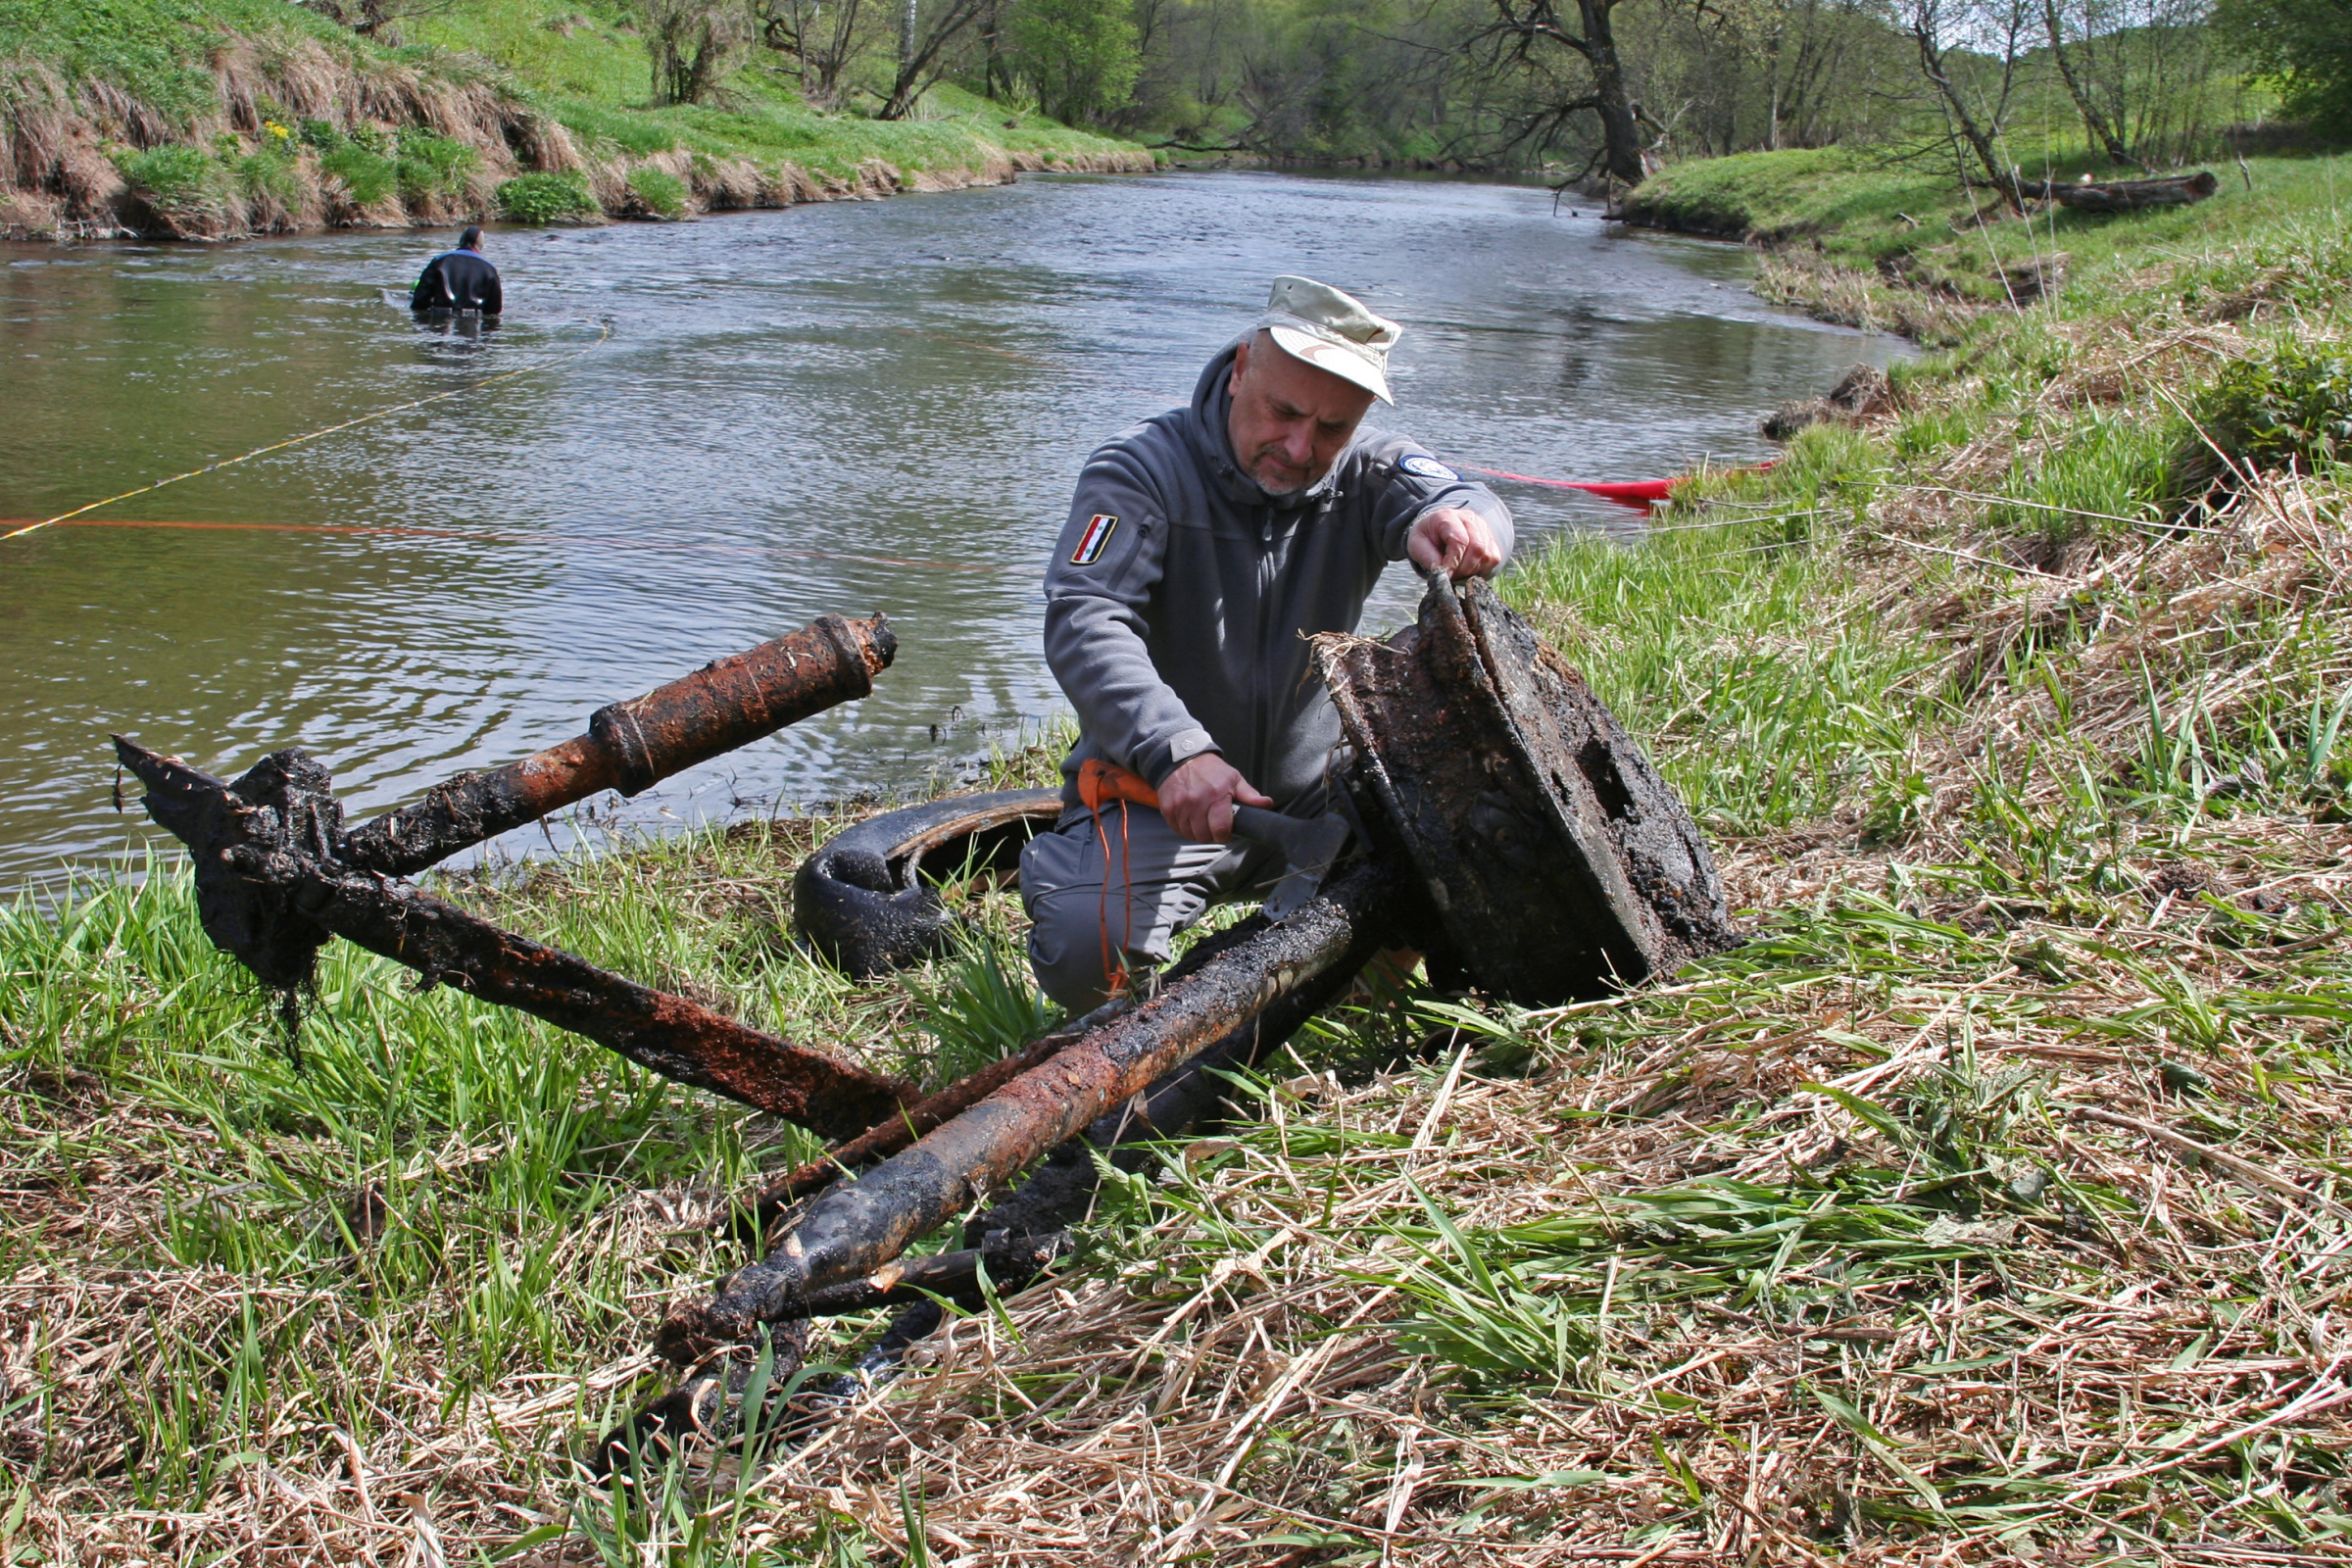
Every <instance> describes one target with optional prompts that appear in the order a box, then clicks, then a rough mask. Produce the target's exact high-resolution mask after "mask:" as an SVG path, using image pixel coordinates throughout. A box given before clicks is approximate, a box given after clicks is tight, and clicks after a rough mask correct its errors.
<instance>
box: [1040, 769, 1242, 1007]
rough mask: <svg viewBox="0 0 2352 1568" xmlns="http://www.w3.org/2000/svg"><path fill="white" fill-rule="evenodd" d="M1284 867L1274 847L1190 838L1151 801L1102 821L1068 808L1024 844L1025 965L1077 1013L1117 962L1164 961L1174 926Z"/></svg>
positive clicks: (1110, 981)
mask: <svg viewBox="0 0 2352 1568" xmlns="http://www.w3.org/2000/svg"><path fill="white" fill-rule="evenodd" d="M1106 850H1107V853H1105V852H1106ZM1282 869H1283V862H1282V856H1281V854H1280V852H1278V851H1275V850H1270V849H1267V848H1265V847H1264V846H1262V845H1257V844H1251V843H1249V842H1247V841H1245V840H1241V839H1236V840H1235V841H1234V842H1233V843H1231V844H1196V843H1194V842H1193V841H1191V840H1190V839H1184V838H1179V837H1177V835H1176V830H1175V829H1174V828H1172V827H1170V826H1168V823H1167V819H1166V818H1165V817H1163V816H1161V815H1160V814H1159V813H1158V812H1157V811H1154V810H1152V809H1150V808H1148V807H1142V806H1124V805H1122V806H1111V807H1105V808H1104V809H1103V817H1102V824H1101V827H1100V829H1099V830H1098V828H1097V825H1096V820H1095V815H1094V813H1093V812H1091V811H1087V810H1082V809H1081V810H1071V811H1065V812H1064V813H1062V817H1061V820H1060V821H1059V822H1057V823H1055V824H1054V831H1053V832H1051V833H1040V834H1039V835H1038V836H1037V837H1036V838H1033V839H1031V840H1030V841H1029V846H1028V848H1027V849H1025V850H1023V851H1022V852H1021V903H1022V904H1023V905H1024V906H1026V907H1027V908H1028V910H1029V967H1030V968H1031V969H1033V970H1035V971H1036V973H1037V983H1038V984H1039V985H1040V986H1042V987H1044V988H1045V993H1046V995H1047V996H1049V997H1052V998H1053V999H1054V1001H1055V1002H1057V1003H1059V1004H1061V1005H1062V1006H1064V1007H1065V1008H1067V1009H1068V1010H1069V1012H1070V1014H1071V1015H1072V1016H1073V1017H1075V1016H1076V1015H1077V1014H1079V1013H1081V1012H1086V1011H1090V1010H1092V1009H1093V1008H1095V1007H1098V1006H1101V1005H1103V1001H1104V1000H1105V999H1106V998H1107V997H1108V996H1109V995H1110V994H1111V992H1112V991H1113V990H1114V989H1115V988H1116V984H1117V979H1118V975H1119V973H1120V972H1121V971H1123V970H1130V969H1139V968H1145V967H1151V966H1156V965H1158V964H1162V963H1165V962H1167V961H1168V945H1169V943H1170V942H1171V941H1172V940H1173V939H1174V937H1175V935H1176V933H1177V932H1179V931H1181V930H1183V929H1184V928H1185V927H1186V926H1188V925H1191V924H1192V923H1193V922H1194V921H1195V920H1198V919H1200V918H1201V913H1202V911H1203V910H1205V909H1207V907H1209V906H1210V905H1212V904H1220V903H1223V902H1224V901H1226V900H1228V899H1234V898H1240V897H1244V896H1259V895H1262V894H1263V893H1264V891H1265V885H1266V884H1267V883H1269V882H1271V881H1272V880H1273V878H1274V877H1275V876H1277V875H1279V874H1280V873H1281V871H1282Z"/></svg>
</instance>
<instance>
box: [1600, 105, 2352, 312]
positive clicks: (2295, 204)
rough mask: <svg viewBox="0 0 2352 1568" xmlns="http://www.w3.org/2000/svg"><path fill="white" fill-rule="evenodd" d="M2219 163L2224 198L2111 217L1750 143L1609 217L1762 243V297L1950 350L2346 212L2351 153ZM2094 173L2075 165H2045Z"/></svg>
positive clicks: (1670, 176) (1848, 159)
mask: <svg viewBox="0 0 2352 1568" xmlns="http://www.w3.org/2000/svg"><path fill="white" fill-rule="evenodd" d="M2201 167H2206V166H2195V165H2192V166H2189V167H2188V168H2186V169H2183V170H2181V171H2178V172H2180V173H2189V172H2194V171H2195V170H2197V169H2198V168H2201ZM2210 168H2211V170H2212V172H2214V174H2215V175H2216V180H2215V189H2214V192H2213V194H2212V195H2210V196H2208V197H2205V198H2204V199H2202V200H2199V201H2195V202H2192V203H2189V204H2186V205H2181V206H2176V207H2168V208H2163V209H2159V210H2153V211H2146V212H2136V213H2117V214H2100V213H2091V212H2083V211H2077V210H2073V209H2069V208H2066V207H2062V206H2058V205H2056V204H2050V203H2040V202H2029V203H2028V204H2027V207H2028V210H2027V211H2026V212H2025V213H2023V214H2020V213H2015V212H2012V211H2010V210H2009V209H2008V208H2007V207H2006V206H2005V205H2004V204H2003V203H2002V201H2001V199H2000V198H1999V196H1998V195H1997V194H1996V193H1995V192H1993V191H1991V190H1986V189H1971V190H1968V191H1965V192H1963V191H1962V190H1961V189H1960V188H1959V186H1958V184H1957V182H1956V181H1955V180H1954V179H1953V178H1952V176H1951V174H1950V172H1948V171H1944V172H1927V171H1923V170H1922V169H1920V168H1918V167H1916V166H1905V165H1902V164H1897V163H1894V162H1892V161H1891V160H1889V159H1888V158H1887V157H1886V156H1884V155H1881V154H1876V153H1873V152H1870V151H1865V150H1849V149H1844V148H1821V149H1804V150H1792V151H1786V152H1769V153H1743V154H1740V155H1738V156H1736V157H1730V158H1714V159H1704V160H1694V161H1692V162H1690V163H1685V164H1677V165H1674V166H1672V167H1670V168H1668V169H1665V170H1662V171H1660V172H1658V173H1656V174H1655V175H1653V176H1651V177H1650V178H1649V179H1648V180H1647V181H1645V182H1644V183H1643V184H1642V186H1641V187H1640V188H1639V189H1637V190H1634V191H1631V192H1629V193H1627V194H1626V196H1625V197H1624V198H1623V200H1622V202H1621V203H1620V204H1619V206H1618V208H1617V209H1616V211H1615V213H1614V214H1613V215H1612V216H1614V217H1616V218H1618V219H1620V220H1621V221H1625V222H1628V223H1632V224H1635V225H1637V226H1640V227H1644V228H1655V229H1664V230H1668V231H1671V232H1675V233H1683V234H1694V235H1702V236H1708V237H1712V238H1717V239H1726V240H1733V241H1739V242H1742V243H1745V244H1747V245H1749V246H1752V247H1754V248H1755V249H1757V250H1758V251H1759V252H1761V253H1762V254H1761V261H1760V265H1759V267H1758V270H1757V277H1756V281H1755V288H1756V291H1757V292H1758V293H1759V294H1761V295H1763V296H1764V297H1765V298H1767V299H1770V300H1774V301H1777V302H1779V303H1782V304H1787V305H1793V306H1796V307H1798V308H1799V309H1802V310H1805V311H1807V312H1809V313H1810V314H1812V315H1813V316H1815V317H1817V318H1819V319H1823V320H1829V321H1837V322H1839V323H1841V324H1844V325H1850V326H1862V327H1869V328H1873V329H1876V330H1880V331H1891V332H1899V333H1902V334H1903V335H1904V336H1906V337H1910V338H1912V339H1914V340H1916V341H1918V342H1920V343H1923V344H1926V345H1928V346H1930V347H1946V346H1949V345H1952V344H1954V343H1957V342H1959V341H1960V340H1961V339H1962V337H1963V336H1964V335H1965V334H1966V333H1967V330H1968V328H1969V326H1970V324H1971V323H1972V322H1974V321H1975V320H1976V319H1979V318H1980V317H1982V316H1984V315H1985V314H1986V313H1988V312H1991V313H2000V314H2004V315H2006V314H2010V313H2014V312H2019V311H2030V310H2032V309H2033V308H2034V307H2035V306H2037V305H2039V304H2042V303H2043V302H2045V301H2048V300H2053V299H2055V298H2056V297H2058V296H2059V295H2060V294H2062V293H2064V292H2065V291H2067V290H2068V289H2069V288H2070V287H2077V288H2080V287H2084V286H2088V285H2089V284H2090V281H2091V280H2092V279H2094V278H2111V277H2113V276H2114V275H2116V274H2117V273H2119V272H2130V271H2131V270H2133V268H2134V267H2135V266H2136V265H2138V264H2136V263H2135V262H2134V261H2133V258H2134V257H2140V256H2152V255H2157V254H2162V253H2169V252H2173V251H2180V250H2189V251H2205V250H2211V249H2214V248H2216V247H2222V248H2227V247H2230V246H2233V245H2234V244H2236V243H2237V242H2238V241H2239V240H2240V239H2241V238H2242V237H2243V236H2245V235H2248V234H2251V233H2254V232H2257V231H2260V230H2263V229H2264V228H2265V227H2266V226H2267V225H2271V224H2275V223H2277V222H2279V221H2285V220H2289V219H2293V218H2295V217H2297V216H2302V215H2311V216H2317V215H2321V214H2325V213H2327V212H2329V211H2331V210H2340V201H2341V198H2340V195H2339V192H2340V191H2342V190H2343V189H2344V188H2345V186H2344V184H2343V180H2344V176H2345V174H2346V173H2347V172H2352V158H2347V157H2345V156H2343V155H2335V156H2319V157H2249V158H2246V159H2243V160H2240V161H2235V162H2219V163H2216V164H2214V165H2212V166H2210ZM2092 172H2093V171H2092V170H2091V169H2090V168H2089V167H2088V166H2084V167H2083V168H2081V169H2078V168H2076V167H2075V166H2073V165H2068V166H2066V167H2064V168H2060V169H2054V170H2052V171H2049V172H2048V174H2049V177H2050V178H2052V179H2055V180H2059V181H2070V180H2073V179H2075V178H2077V177H2078V176H2082V175H2089V174H2091V173H2092ZM2113 176H2114V172H2113V171H2111V170H2105V169H2101V170H2099V171H2097V172H2096V177H2099V178H2102V179H2105V178H2111V177H2113Z"/></svg>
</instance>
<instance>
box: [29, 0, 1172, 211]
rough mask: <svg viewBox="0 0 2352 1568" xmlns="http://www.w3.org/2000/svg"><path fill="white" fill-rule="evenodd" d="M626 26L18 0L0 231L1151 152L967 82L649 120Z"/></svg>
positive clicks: (790, 196) (896, 184)
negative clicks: (386, 27) (857, 102)
mask: <svg viewBox="0 0 2352 1568" xmlns="http://www.w3.org/2000/svg"><path fill="white" fill-rule="evenodd" d="M628 15H629V14H628V13H627V12H626V11H625V10H624V9H622V8H620V7H618V6H615V5H612V4H601V3H598V0H586V3H585V4H583V5H572V4H568V3H564V4H557V3H555V0H462V3H460V4H456V5H452V6H448V7H443V8H438V9H428V10H426V11H425V12H423V13H422V14H421V15H420V16H419V17H418V18H417V19H415V20H414V21H413V22H412V23H411V24H410V30H411V32H412V34H413V36H412V38H411V40H410V42H409V43H407V44H406V45H404V46H401V47H385V46H382V45H379V44H378V43H375V42H373V41H371V40H368V39H366V38H362V37H360V36H358V35H357V34H355V33H352V32H350V31H348V30H347V29H345V28H342V27H339V26H337V25H333V24H332V23H329V22H327V21H326V20H324V19H323V18H321V17H319V15H317V14H316V13H314V12H311V11H308V10H305V9H303V8H301V7H299V6H294V5H287V4H283V3H280V0H111V3H109V4H105V5H97V4H92V3H88V0H0V237H15V238H26V237H37V238H73V237H103V236H106V235H110V234H115V233H118V232H130V231H135V232H142V233H152V234H165V235H180V236H185V237H199V238H209V237H220V236H223V235H234V234H240V233H252V232H269V231H273V230H287V229H297V228H315V227H319V226H321V225H325V224H363V225H399V224H404V223H410V222H444V221H451V220H454V219H458V218H461V217H499V216H505V217H509V218H513V219H517V220H520V221H580V220H583V219H594V218H596V217H598V216H600V215H602V216H614V217H636V218H676V217H682V216H686V215H688V214H690V213H693V212H697V211H702V210H706V209H710V208H729V207H753V206H782V205H788V204H790V203H793V202H796V201H812V200H824V199H827V198H831V197H838V196H878V195H888V194H891V193H893V192H895V191H899V190H903V189H915V190H930V189H945V188H951V187H954V186H956V185H967V184H974V183H982V182H993V181H998V180H1003V179H1009V178H1011V177H1012V175H1013V173H1014V172H1015V171H1017V170H1022V169H1029V170H1038V169H1049V168H1051V169H1077V170H1136V169H1148V168H1150V167H1151V164H1152V161H1151V156H1150V154H1148V153H1146V152H1144V151H1143V150H1142V149H1140V148H1137V147H1134V146H1132V145H1130V144H1127V143H1124V142H1119V141H1115V140H1112V139H1110V138H1107V137H1103V136H1097V135H1091V134H1088V133H1086V132H1082V131H1074V130H1070V129H1068V128H1066V127H1064V126H1061V125H1059V124H1056V123H1054V122H1052V121H1049V120H1045V119H1042V118H1040V117H1038V116H1036V115H1032V114H1025V113H1021V112H1018V111H1015V110H1011V109H1006V108H1004V107H1003V106H1000V105H997V104H993V103H990V102H988V101H987V100H985V99H980V98H975V97H973V96H971V95H970V94H968V93H963V92H960V91H958V90H957V89H956V88H955V87H953V86H942V87H939V88H937V89H934V91H933V92H932V93H931V94H930V95H929V96H927V97H926V98H925V100H924V101H923V103H922V104H921V106H920V108H919V112H918V114H917V115H916V116H915V117H914V118H912V119H909V120H906V121H898V122H884V121H876V120H869V119H866V118H864V117H863V116H862V115H860V114H857V113H839V114H827V113H820V112H818V111H817V110H814V109H812V108H810V107H809V105H807V104H806V103H804V102H803V101H802V100H801V98H800V96H799V94H798V93H797V91H795V90H793V88H792V87H791V85H790V84H789V83H787V82H784V81H782V80H780V79H778V78H776V77H775V76H773V75H771V74H769V73H763V72H760V71H756V70H745V71H742V72H739V73H736V74H735V75H734V76H733V77H732V78H731V79H730V81H729V83H728V86H727V90H726V93H725V97H724V101H723V104H718V105H707V106H700V107H690V106H676V107H668V108H660V109H656V108H651V107H648V105H649V101H650V98H651V68H650V66H649V64H648V60H647V56H646V52H645V49H644V46H643V43H642V41H641V39H640V38H639V37H638V36H637V34H636V33H635V31H634V30H633V28H632V26H631V25H630V24H629V21H628Z"/></svg>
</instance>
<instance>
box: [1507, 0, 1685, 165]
mask: <svg viewBox="0 0 2352 1568" xmlns="http://www.w3.org/2000/svg"><path fill="white" fill-rule="evenodd" d="M1573 3H1574V5H1575V7H1576V20H1575V21H1574V22H1570V21H1569V20H1568V19H1567V17H1565V16H1564V15H1562V13H1561V11H1560V8H1559V4H1558V0H1495V21H1494V22H1492V23H1490V24H1488V25H1487V27H1486V28H1485V29H1484V31H1483V33H1482V35H1481V36H1482V37H1483V38H1485V39H1486V40H1489V41H1491V42H1495V43H1499V44H1501V45H1502V46H1503V49H1504V52H1505V55H1506V57H1507V58H1508V59H1509V60H1510V61H1512V62H1515V63H1517V64H1519V65H1522V66H1527V67H1531V68H1534V69H1535V70H1537V71H1538V72H1541V73H1548V67H1549V62H1548V61H1547V60H1545V59H1544V58H1543V57H1544V55H1545V54H1546V53H1547V52H1548V51H1549V50H1551V49H1555V48H1556V49H1565V50H1567V51H1569V52H1570V53H1571V54H1573V55H1574V56H1576V57H1577V58H1578V59H1579V60H1580V61H1581V62H1582V63H1583V65H1584V68H1585V71H1584V84H1585V85H1586V86H1587V87H1588V88H1589V90H1588V91H1586V92H1584V93H1582V94H1580V95H1578V96H1575V97H1571V98H1565V99H1563V98H1560V97H1559V96H1558V95H1557V94H1556V93H1554V94H1550V95H1547V96H1548V97H1549V101H1548V102H1542V103H1539V104H1538V105H1537V106H1536V107H1535V108H1534V109H1533V110H1532V111H1531V112H1529V113H1528V114H1526V115H1524V116H1522V117H1521V119H1520V123H1519V124H1517V125H1516V126H1514V127H1513V133H1514V134H1513V139H1514V140H1516V141H1517V142H1519V143H1520V144H1521V145H1523V146H1533V147H1535V148H1537V149H1541V148H1542V147H1544V146H1545V145H1547V144H1548V143H1550V142H1551V141H1553V140H1555V139H1556V138H1557V137H1558V136H1559V134H1560V133H1561V132H1562V131H1563V130H1564V129H1566V127H1567V125H1568V124H1569V123H1570V122H1572V121H1573V120H1574V119H1575V118H1576V117H1577V116H1579V115H1584V114H1591V115H1593V116H1594V117H1595V118H1596V119H1597V120H1598V121H1599V122H1600V142H1601V145H1600V151H1599V153H1598V154H1597V155H1596V161H1597V162H1598V163H1599V165H1600V166H1601V168H1602V169H1603V170H1604V171H1605V172H1607V174H1608V176H1609V177H1610V178H1611V179H1613V180H1616V181H1618V182H1619V183H1621V184H1626V185H1639V184H1641V183H1642V179H1643V178H1645V177H1646V176H1647V174H1648V172H1649V171H1648V166H1647V164H1646V163H1645V162H1644V160H1643V159H1642V132H1641V126H1640V123H1639V110H1638V108H1637V106H1636V105H1635V103H1634V100H1633V96H1632V94H1631V93H1629V92H1628V91H1627V89H1626V71H1625V64H1624V62H1623V61H1622V60H1621V59H1620V58H1619V56H1618V53H1617V33H1616V26H1615V22H1614V19H1613V17H1612V15H1611V13H1613V12H1614V11H1615V10H1616V9H1617V7H1618V6H1619V5H1621V4H1623V3H1624V0H1573Z"/></svg>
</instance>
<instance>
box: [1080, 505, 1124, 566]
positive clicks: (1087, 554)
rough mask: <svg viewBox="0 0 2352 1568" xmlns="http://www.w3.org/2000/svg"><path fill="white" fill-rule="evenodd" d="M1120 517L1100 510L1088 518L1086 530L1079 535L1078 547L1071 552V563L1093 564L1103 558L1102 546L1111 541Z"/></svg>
mask: <svg viewBox="0 0 2352 1568" xmlns="http://www.w3.org/2000/svg"><path fill="white" fill-rule="evenodd" d="M1118 525H1119V519H1118V518H1116V517H1114V516H1112V515H1110V514H1109V513H1107V512H1098V513H1096V514H1095V515H1094V516H1092V517H1090V518H1089V519H1087V524H1086V532H1085V533H1083V534H1081V535H1079V536H1078V548H1077V549H1075V550H1073V551H1071V552H1070V564H1071V565H1073V566H1091V565H1093V564H1095V563H1096V562H1098V561H1100V560H1102V559H1103V546H1104V545H1106V544H1108V543H1110V532H1111V530H1112V529H1113V528H1116V527H1117V526H1118Z"/></svg>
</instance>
